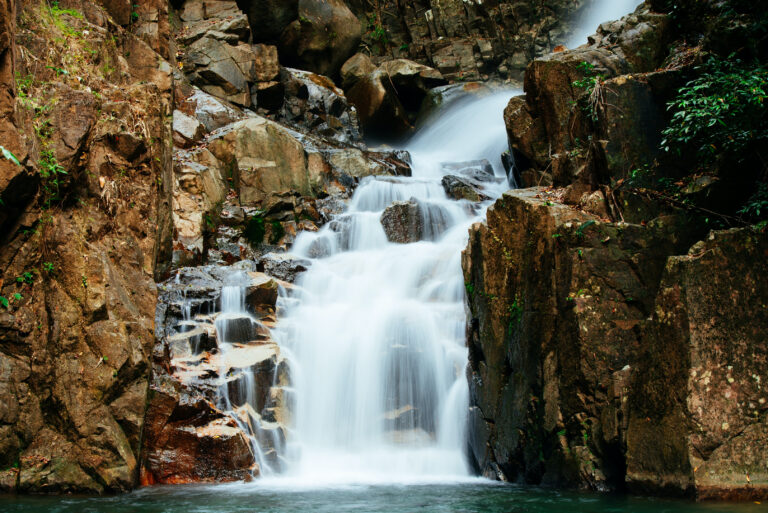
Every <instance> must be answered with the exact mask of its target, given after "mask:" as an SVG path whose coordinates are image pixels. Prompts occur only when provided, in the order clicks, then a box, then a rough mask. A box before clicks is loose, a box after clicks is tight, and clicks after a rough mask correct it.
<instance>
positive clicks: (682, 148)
mask: <svg viewBox="0 0 768 513" xmlns="http://www.w3.org/2000/svg"><path fill="white" fill-rule="evenodd" d="M696 70H697V71H700V72H701V74H700V75H699V76H698V77H697V78H696V79H694V80H692V81H690V82H688V83H687V84H686V85H685V86H684V87H682V88H681V89H680V90H679V91H678V95H677V97H676V98H675V99H674V100H672V101H671V102H670V103H669V104H668V109H669V110H670V111H672V112H673V114H672V120H671V121H670V124H669V127H667V128H666V129H665V130H664V131H663V134H664V139H663V140H662V143H661V146H662V149H664V150H665V151H668V152H670V151H672V152H676V153H677V154H679V155H680V154H683V153H684V152H686V151H687V150H688V149H689V148H691V149H695V151H696V154H697V157H698V159H699V160H700V161H701V162H702V163H704V164H708V163H712V162H714V161H715V160H717V159H718V158H720V157H727V158H729V159H735V160H736V161H742V160H743V159H744V158H745V157H746V156H747V154H748V153H749V152H752V151H757V152H758V153H759V152H761V150H762V148H761V147H760V146H761V145H764V144H765V143H766V142H767V141H768V101H766V98H767V97H768V96H767V95H768V68H766V67H765V66H764V65H754V66H747V65H745V64H743V63H742V62H741V61H740V60H738V59H735V60H720V59H718V58H715V57H711V58H710V59H709V60H708V61H707V62H706V63H705V64H704V65H702V66H700V67H698V68H696Z"/></svg>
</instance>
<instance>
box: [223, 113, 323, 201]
mask: <svg viewBox="0 0 768 513" xmlns="http://www.w3.org/2000/svg"><path fill="white" fill-rule="evenodd" d="M209 148H210V151H211V153H213V154H214V155H215V156H216V157H217V158H218V160H220V161H221V162H223V163H225V164H228V165H232V166H233V167H234V169H235V170H236V183H237V188H238V191H239V195H240V202H241V204H242V205H245V206H256V205H259V204H260V203H261V202H262V201H263V200H264V199H266V197H267V195H268V194H269V193H272V192H288V191H297V192H298V193H300V194H302V195H305V196H309V195H311V194H312V189H311V186H310V178H309V175H308V173H307V157H306V155H305V152H304V146H303V145H302V144H301V142H299V141H298V140H297V139H296V138H295V137H294V136H293V135H292V134H290V133H289V132H288V131H287V130H286V129H285V128H283V127H281V126H280V125H278V124H276V123H273V122H272V121H269V120H267V119H266V118H262V117H252V118H249V119H245V120H243V121H238V122H237V123H234V124H232V125H229V126H227V127H226V128H224V129H222V130H220V131H219V132H215V133H214V134H212V135H211V137H210V143H209Z"/></svg>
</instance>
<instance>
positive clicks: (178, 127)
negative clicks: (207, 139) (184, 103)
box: [173, 110, 205, 148]
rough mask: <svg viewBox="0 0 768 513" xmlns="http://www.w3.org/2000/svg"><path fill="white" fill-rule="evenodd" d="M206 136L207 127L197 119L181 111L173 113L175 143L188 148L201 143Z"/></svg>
mask: <svg viewBox="0 0 768 513" xmlns="http://www.w3.org/2000/svg"><path fill="white" fill-rule="evenodd" d="M204 135H205V127H203V125H202V124H201V123H200V122H199V121H198V120H197V119H195V118H193V117H191V116H187V115H186V114H184V113H183V112H181V111H178V110H175V111H173V143H174V145H176V146H178V147H180V148H188V147H190V146H194V145H195V144H197V143H199V142H200V140H201V139H202V138H203V136H204Z"/></svg>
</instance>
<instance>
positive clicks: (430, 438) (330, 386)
mask: <svg viewBox="0 0 768 513" xmlns="http://www.w3.org/2000/svg"><path fill="white" fill-rule="evenodd" d="M511 96H512V93H511V92H509V91H505V92H498V93H494V94H490V95H488V96H486V97H482V98H478V97H473V96H472V97H471V96H465V97H463V98H459V99H457V100H454V101H451V102H450V108H449V109H444V110H443V111H442V112H441V113H440V114H438V115H437V116H436V117H434V118H433V119H432V120H430V122H429V123H427V124H426V128H425V129H423V130H421V131H420V132H418V133H417V134H416V135H415V136H414V137H413V138H412V139H411V141H410V142H409V144H407V147H406V149H408V150H409V151H410V153H411V155H412V160H413V163H412V168H413V176H412V177H411V178H393V177H369V178H366V179H365V180H363V181H362V183H361V184H360V185H359V187H358V189H357V191H356V192H355V195H354V197H353V198H352V200H351V202H350V205H349V207H348V210H347V211H346V212H345V213H344V214H342V215H340V216H338V217H337V218H336V219H335V220H334V221H333V222H331V223H329V224H328V225H327V226H326V227H324V228H323V229H322V230H321V231H319V232H318V233H303V234H301V235H300V236H299V238H298V239H297V241H296V243H295V245H294V248H293V253H295V254H297V255H299V256H302V257H307V258H312V259H313V263H312V265H311V267H310V269H309V270H308V271H307V272H305V273H304V274H303V275H302V276H301V277H300V278H299V279H298V281H297V283H296V287H295V289H294V291H293V292H292V293H290V295H287V296H284V297H282V298H281V300H280V311H281V316H280V319H279V323H278V326H279V329H277V330H275V331H274V332H273V336H274V337H275V339H276V340H277V342H278V343H279V344H280V346H281V349H282V351H283V352H284V354H286V355H287V357H288V359H289V361H290V362H291V370H292V378H293V384H294V390H295V403H294V404H295V408H294V411H293V417H294V421H295V422H294V425H293V427H292V433H291V436H290V437H289V445H288V449H289V450H288V453H287V458H288V460H289V461H290V462H291V463H290V465H289V471H288V473H289V474H292V475H294V476H296V477H298V478H299V479H301V481H302V482H303V483H313V482H315V483H316V482H343V483H347V482H359V481H375V482H378V481H384V482H391V481H407V482H413V481H418V480H423V479H452V480H455V479H459V478H462V477H466V476H468V475H469V469H468V468H467V465H466V463H465V458H464V454H463V446H464V443H465V433H464V430H465V424H466V417H465V416H466V411H467V404H468V386H467V380H466V375H465V367H466V364H467V349H466V347H465V342H464V329H465V311H464V294H465V290H464V289H465V287H464V280H463V276H462V270H461V261H460V259H461V251H462V250H463V249H464V247H465V246H466V242H467V237H468V235H467V233H468V232H467V230H468V228H469V226H470V224H471V223H472V222H474V221H475V220H476V219H478V216H479V215H481V214H482V213H483V212H484V210H485V206H487V205H488V203H486V204H485V205H477V204H471V203H469V202H467V201H466V200H461V201H455V200H451V199H448V197H447V196H446V192H445V190H444V188H443V187H442V185H441V179H442V177H443V176H444V175H446V174H449V172H450V173H454V174H455V173H456V170H460V169H461V167H462V166H461V165H460V164H459V165H449V166H445V165H443V164H444V163H460V162H465V161H472V160H476V159H488V160H489V161H490V162H492V171H491V172H490V174H488V175H487V176H486V177H485V182H484V191H483V193H484V194H485V195H486V196H489V197H492V198H493V197H498V196H499V195H500V194H501V193H502V192H503V191H504V190H506V189H508V184H507V179H506V176H505V175H504V171H503V169H502V168H501V161H500V155H501V154H502V152H503V151H504V150H505V149H506V146H507V142H506V132H505V129H504V123H503V119H502V116H501V113H502V112H503V110H504V106H505V105H506V103H507V102H508V100H509V98H510V97H511ZM471 164H474V163H471ZM466 167H467V168H468V170H469V171H470V172H471V173H474V175H475V177H477V173H481V174H482V169H477V166H475V167H472V165H470V164H468V165H467V166H466ZM480 167H482V166H480ZM486 167H487V168H490V166H486ZM489 170H490V169H489ZM465 171H466V170H465ZM411 199H414V200H415V201H416V203H417V205H418V211H419V212H420V214H421V219H420V220H419V221H420V224H421V225H422V230H421V239H422V240H420V241H418V242H413V243H410V244H396V243H391V242H389V241H388V238H387V236H386V234H385V231H384V228H383V227H382V222H381V220H380V219H381V217H382V212H383V211H384V210H385V209H386V208H387V207H389V206H390V205H391V204H392V203H393V202H394V201H407V200H411Z"/></svg>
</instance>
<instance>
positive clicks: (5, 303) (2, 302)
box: [0, 296, 8, 308]
mask: <svg viewBox="0 0 768 513" xmlns="http://www.w3.org/2000/svg"><path fill="white" fill-rule="evenodd" d="M0 305H2V306H3V307H5V308H8V299H6V298H5V297H3V296H0Z"/></svg>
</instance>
